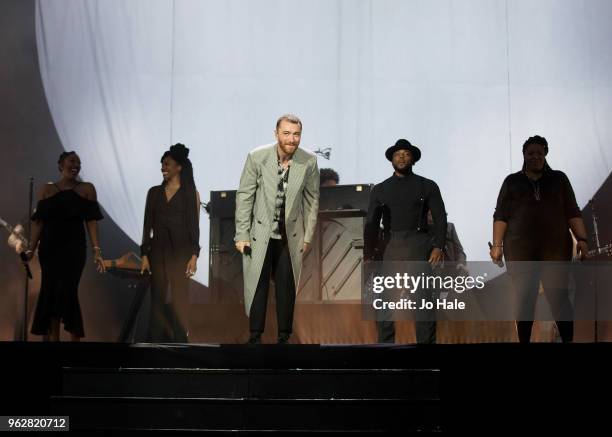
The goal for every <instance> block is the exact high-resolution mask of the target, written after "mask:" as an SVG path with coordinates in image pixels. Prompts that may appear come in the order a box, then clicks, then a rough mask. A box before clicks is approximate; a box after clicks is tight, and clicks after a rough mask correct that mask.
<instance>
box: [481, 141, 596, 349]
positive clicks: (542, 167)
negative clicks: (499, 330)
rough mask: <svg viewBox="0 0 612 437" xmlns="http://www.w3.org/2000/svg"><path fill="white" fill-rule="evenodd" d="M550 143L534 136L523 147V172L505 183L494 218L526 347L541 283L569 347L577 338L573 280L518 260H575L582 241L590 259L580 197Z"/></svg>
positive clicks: (494, 251) (497, 252)
mask: <svg viewBox="0 0 612 437" xmlns="http://www.w3.org/2000/svg"><path fill="white" fill-rule="evenodd" d="M547 154H548V142H547V141H546V139H545V138H543V137H540V136H537V135H536V136H533V137H531V138H529V139H527V141H525V144H523V159H524V162H523V168H522V169H521V171H519V172H517V173H513V174H511V175H509V176H507V177H506V179H505V180H504V182H503V184H502V187H501V190H500V192H499V196H498V198H497V206H496V208H495V213H494V215H493V244H492V247H491V251H490V255H491V259H492V260H493V262H495V263H499V262H500V261H501V258H502V252H503V256H504V257H505V259H506V261H508V273H509V275H510V277H511V279H512V282H513V285H514V289H515V293H516V296H515V311H516V316H517V320H518V321H517V322H516V325H517V331H518V337H519V341H520V342H521V343H529V340H530V338H531V328H532V325H533V318H534V311H535V304H536V299H537V296H538V291H539V285H540V281H542V285H543V287H544V290H545V293H546V298H547V300H548V301H549V303H550V305H551V309H552V311H553V315H554V316H555V319H556V320H557V327H558V329H559V334H560V335H561V339H562V341H563V342H570V341H572V339H573V323H572V322H571V321H570V320H571V317H572V313H571V304H570V301H569V297H568V276H567V274H566V273H562V272H561V270H562V269H558V268H556V269H553V268H551V267H550V266H546V265H540V264H537V263H533V265H531V267H530V268H528V269H526V268H525V267H526V266H525V264H524V263H523V264H521V263H514V264H513V263H512V262H513V261H570V260H571V259H572V250H573V247H572V246H573V242H572V236H571V234H570V229H571V231H572V233H573V234H574V236H575V237H576V240H577V242H578V243H577V251H578V255H579V257H580V258H581V259H584V258H585V257H586V256H587V254H588V247H587V238H586V230H585V227H584V222H583V221H582V215H581V212H580V208H578V205H577V204H576V197H575V196H574V191H573V189H572V186H571V184H570V181H569V179H568V178H567V176H566V175H565V173H563V172H561V171H558V170H552V169H551V168H550V167H549V166H548V164H547V162H546V155H547Z"/></svg>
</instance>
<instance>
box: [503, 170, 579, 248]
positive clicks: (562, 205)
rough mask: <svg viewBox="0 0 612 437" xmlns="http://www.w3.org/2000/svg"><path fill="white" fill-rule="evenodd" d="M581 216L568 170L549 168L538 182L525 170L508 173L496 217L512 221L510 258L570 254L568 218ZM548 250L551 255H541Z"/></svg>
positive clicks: (507, 239)
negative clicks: (568, 176) (566, 172)
mask: <svg viewBox="0 0 612 437" xmlns="http://www.w3.org/2000/svg"><path fill="white" fill-rule="evenodd" d="M581 216H582V214H581V212H580V208H578V205H577V203H576V196H575V195H574V190H573V189H572V185H571V184H570V181H569V179H568V178H567V176H566V175H565V173H563V172H562V171H558V170H551V169H547V170H545V171H544V173H543V174H542V176H541V177H540V179H538V180H537V181H532V180H531V179H529V178H528V177H527V175H526V174H525V173H524V172H523V171H519V172H517V173H513V174H511V175H509V176H507V177H506V179H505V180H504V183H503V184H502V187H501V190H500V191H499V196H498V198H497V206H496V207H495V214H494V215H493V220H495V221H503V222H506V223H507V224H508V228H507V230H506V234H505V236H504V246H505V247H504V255H505V256H506V257H507V258H508V259H509V260H519V259H525V260H529V259H533V260H535V259H540V258H541V259H547V258H548V259H552V258H559V257H567V256H570V255H571V250H572V242H571V236H570V233H569V223H568V221H569V219H571V218H574V217H581ZM544 253H546V254H548V255H549V256H544V255H542V256H540V255H539V254H544ZM555 254H557V255H558V256H555ZM551 257H552V258H551Z"/></svg>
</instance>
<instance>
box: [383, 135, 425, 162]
mask: <svg viewBox="0 0 612 437" xmlns="http://www.w3.org/2000/svg"><path fill="white" fill-rule="evenodd" d="M398 150H408V151H410V153H411V154H412V158H413V159H414V162H415V163H416V162H417V161H418V160H419V159H421V150H420V149H419V148H418V147H416V146H413V145H412V144H410V141H408V140H404V139H403V138H402V139H399V140H397V141H396V142H395V145H393V146H391V147H389V148H388V149H387V151H386V152H385V156H386V157H387V159H388V160H389V161H392V160H393V154H394V153H395V152H397V151H398Z"/></svg>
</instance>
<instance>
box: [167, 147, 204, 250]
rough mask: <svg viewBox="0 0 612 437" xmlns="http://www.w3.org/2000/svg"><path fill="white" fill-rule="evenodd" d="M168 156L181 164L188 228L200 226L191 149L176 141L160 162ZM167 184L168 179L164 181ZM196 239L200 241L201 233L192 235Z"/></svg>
mask: <svg viewBox="0 0 612 437" xmlns="http://www.w3.org/2000/svg"><path fill="white" fill-rule="evenodd" d="M167 157H170V158H172V160H174V161H175V162H176V163H177V164H178V165H180V166H181V175H180V179H181V188H183V189H184V190H185V195H184V196H183V200H184V202H185V204H184V205H185V211H187V220H188V221H189V222H188V223H187V225H188V229H190V230H192V229H197V228H198V226H199V225H198V216H199V214H198V209H199V207H198V205H197V194H196V186H195V180H194V178H193V165H192V164H191V161H190V160H189V149H188V148H187V147H185V145H184V144H181V143H176V144H174V145H173V146H171V147H170V149H169V150H166V151H165V152H164V154H163V155H162V157H161V159H160V162H164V159H166V158H167ZM162 185H166V181H165V180H164V181H163V182H162ZM192 237H193V239H194V241H199V235H192Z"/></svg>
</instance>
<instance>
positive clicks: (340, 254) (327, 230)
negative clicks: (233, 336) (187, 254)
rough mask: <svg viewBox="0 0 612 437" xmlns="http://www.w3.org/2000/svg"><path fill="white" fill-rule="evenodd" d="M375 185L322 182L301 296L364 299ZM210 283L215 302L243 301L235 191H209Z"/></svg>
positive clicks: (319, 299) (305, 260)
mask: <svg viewBox="0 0 612 437" xmlns="http://www.w3.org/2000/svg"><path fill="white" fill-rule="evenodd" d="M371 190H372V185H369V184H357V185H336V186H333V187H321V189H320V191H321V193H320V198H319V216H318V220H317V228H316V231H315V236H314V238H313V242H312V246H311V249H310V250H309V251H308V252H307V253H306V254H305V255H304V259H303V264H302V276H301V280H300V284H299V286H298V290H299V293H298V296H297V299H298V300H300V301H326V300H353V299H360V298H361V263H362V260H363V228H364V224H365V218H366V215H367V210H368V204H369V198H370V192H371ZM209 206H210V239H209V241H210V245H209V255H210V257H209V285H210V289H211V291H212V296H213V300H214V301H216V302H242V301H243V299H244V294H243V279H242V255H241V254H240V252H238V251H237V250H236V248H235V245H234V234H235V222H234V212H235V209H236V191H212V192H211V196H210V203H209Z"/></svg>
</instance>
